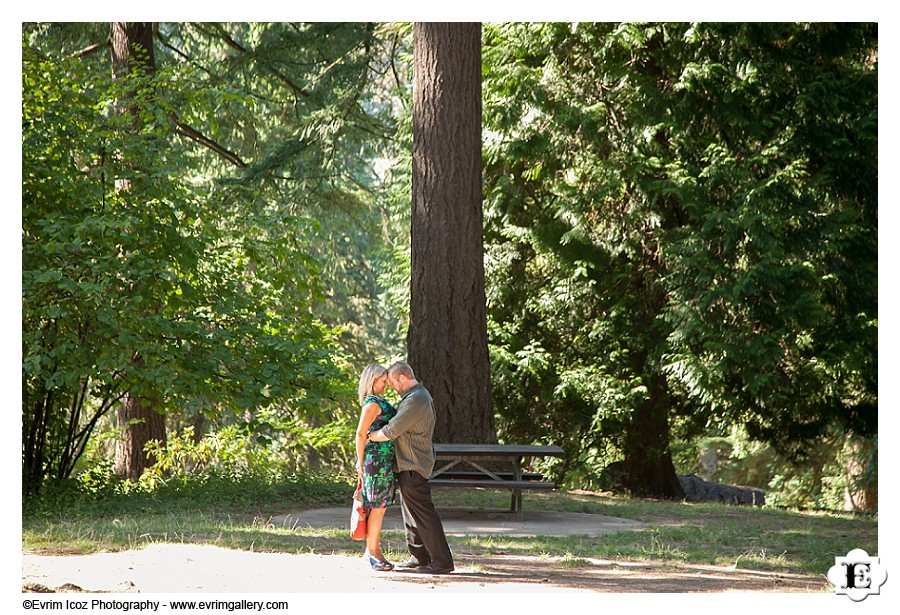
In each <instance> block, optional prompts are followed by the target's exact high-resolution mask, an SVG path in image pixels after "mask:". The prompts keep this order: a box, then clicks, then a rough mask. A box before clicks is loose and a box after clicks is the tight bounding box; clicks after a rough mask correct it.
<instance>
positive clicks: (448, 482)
mask: <svg viewBox="0 0 900 615" xmlns="http://www.w3.org/2000/svg"><path fill="white" fill-rule="evenodd" d="M434 453H435V457H436V462H435V467H434V470H433V471H432V473H431V476H430V477H429V479H428V482H429V483H430V484H431V485H434V486H437V487H479V488H487V489H509V490H510V491H512V502H511V505H510V510H511V511H512V512H514V513H516V515H517V517H518V519H520V520H521V519H522V515H523V508H522V492H523V491H524V490H526V489H555V488H556V484H555V483H553V482H552V481H548V480H544V477H543V475H541V474H538V473H535V472H524V471H523V467H522V462H523V461H524V460H525V459H527V458H534V457H563V456H564V453H563V450H562V449H561V448H560V447H558V446H552V445H535V444H435V445H434ZM486 465H489V466H492V467H496V466H503V465H505V466H506V467H507V468H508V470H495V469H488V468H487V467H485V466H486Z"/></svg>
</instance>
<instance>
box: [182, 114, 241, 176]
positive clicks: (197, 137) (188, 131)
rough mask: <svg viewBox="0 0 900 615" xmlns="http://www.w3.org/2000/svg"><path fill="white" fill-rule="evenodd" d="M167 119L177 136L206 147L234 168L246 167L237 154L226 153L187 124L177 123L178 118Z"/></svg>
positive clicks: (226, 151) (221, 147) (225, 150)
mask: <svg viewBox="0 0 900 615" xmlns="http://www.w3.org/2000/svg"><path fill="white" fill-rule="evenodd" d="M169 119H170V120H172V123H174V124H175V131H176V132H178V133H179V134H181V135H183V136H185V137H187V138H188V139H190V140H191V141H194V142H196V143H200V144H201V145H204V146H206V147H208V148H209V149H211V150H212V151H214V152H215V153H216V154H218V155H219V156H221V157H222V158H224V159H225V160H227V161H228V162H230V163H231V164H233V165H234V166H236V167H239V168H241V169H244V168H246V167H247V163H246V162H244V161H243V160H241V158H240V157H239V156H238V155H237V154H235V153H233V152H230V151H228V150H227V149H226V148H225V147H223V146H221V145H219V144H218V143H216V142H215V141H213V140H212V139H210V138H209V137H206V136H204V135H203V134H202V133H200V132H199V131H197V130H194V129H193V128H191V127H190V126H188V125H187V124H185V123H183V122H180V121H178V118H176V117H175V116H174V115H170V116H169Z"/></svg>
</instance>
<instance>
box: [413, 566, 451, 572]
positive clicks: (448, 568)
mask: <svg viewBox="0 0 900 615" xmlns="http://www.w3.org/2000/svg"><path fill="white" fill-rule="evenodd" d="M453 570H454V567H453V564H450V565H446V566H442V565H440V564H429V565H427V566H422V567H420V568H417V569H416V572H424V573H425V574H450V573H451V572H453Z"/></svg>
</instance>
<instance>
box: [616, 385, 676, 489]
mask: <svg viewBox="0 0 900 615" xmlns="http://www.w3.org/2000/svg"><path fill="white" fill-rule="evenodd" d="M649 379H650V384H649V387H648V392H649V396H648V397H647V399H646V400H644V401H643V402H641V403H640V404H639V405H638V407H637V408H636V409H635V413H634V417H633V420H632V421H631V424H630V425H629V426H628V430H627V432H626V434H625V446H624V448H625V460H624V462H623V463H622V482H623V486H624V487H625V488H626V489H628V490H629V491H630V492H632V493H633V494H635V495H641V496H652V497H662V498H675V499H682V498H684V497H685V496H684V490H683V489H682V487H681V483H680V482H679V481H678V475H677V474H676V473H675V464H673V463H672V453H671V451H670V449H669V406H668V404H669V396H668V391H667V387H666V380H665V377H664V376H661V375H658V374H654V375H651V376H649Z"/></svg>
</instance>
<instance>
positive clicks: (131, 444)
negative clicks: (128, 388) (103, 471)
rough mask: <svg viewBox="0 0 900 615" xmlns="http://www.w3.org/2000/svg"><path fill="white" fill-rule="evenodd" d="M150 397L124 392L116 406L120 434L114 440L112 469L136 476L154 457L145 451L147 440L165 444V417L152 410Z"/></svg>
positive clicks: (126, 475)
mask: <svg viewBox="0 0 900 615" xmlns="http://www.w3.org/2000/svg"><path fill="white" fill-rule="evenodd" d="M155 408H156V403H155V401H154V400H152V399H145V398H141V397H132V396H130V395H129V396H127V397H126V398H125V399H123V400H122V404H121V405H120V406H119V407H118V409H117V410H116V419H117V420H118V424H119V427H120V428H121V429H122V436H121V437H120V438H119V440H117V442H116V463H115V467H114V469H113V471H114V472H115V473H116V474H118V475H119V476H123V477H125V478H130V479H132V480H137V479H138V478H140V477H141V474H142V473H143V471H144V470H145V469H147V468H149V467H150V466H152V465H153V464H154V463H155V462H156V459H155V458H154V457H152V456H150V455H147V454H146V452H145V451H144V447H145V446H146V445H147V443H148V442H150V441H151V440H157V441H159V442H160V443H161V444H162V445H163V446H165V444H166V417H165V416H164V415H162V414H160V413H159V412H156V410H155Z"/></svg>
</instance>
